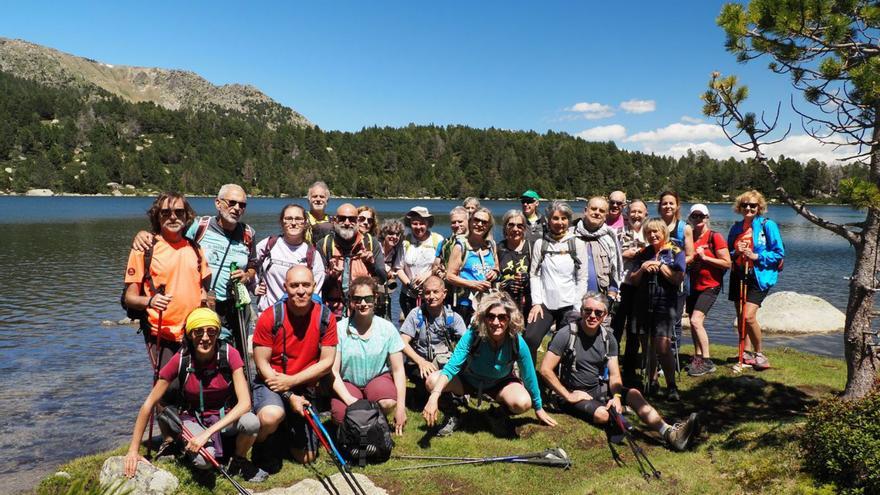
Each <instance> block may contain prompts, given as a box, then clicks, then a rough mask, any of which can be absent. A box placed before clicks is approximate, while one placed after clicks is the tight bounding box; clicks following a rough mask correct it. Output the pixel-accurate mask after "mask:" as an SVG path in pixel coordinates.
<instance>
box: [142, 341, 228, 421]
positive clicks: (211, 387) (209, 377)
mask: <svg viewBox="0 0 880 495" xmlns="http://www.w3.org/2000/svg"><path fill="white" fill-rule="evenodd" d="M218 345H219V343H218ZM227 349H228V353H229V354H228V355H227V356H228V360H229V368H230V370H232V371H233V372H234V371H235V370H237V369H241V368H242V367H243V366H244V363H243V362H242V360H241V354H239V353H238V351H237V350H236V349H235V347H233V346H231V345H230V346H228V347H227ZM191 363H192V367H193V368H194V369H195V371H194V372H192V373H190V375H189V376H188V377H187V379H186V383H184V384H183V400H184V401H185V402H186V405H187V408H188V410H189V411H190V412H194V411H198V410H199V383H200V382H201V389H202V397H203V399H204V404H205V410H204V411H202V414H203V415H205V416H212V415H216V414H220V409H221V408H222V407H223V406H225V405H226V404H227V403H228V402H229V399H231V398H232V397H234V396H235V387H234V386H233V384H232V382H227V381H226V379H225V378H224V377H223V373H220V370H219V369H218V368H219V363H218V362H217V357H216V354H215V357H214V359H212V360H211V361H210V362H209V363H206V364H203V365H202V364H199V362H198V361H196V359H195V356H193V357H192V359H191ZM179 369H180V353H179V352H178V353H177V354H175V355H174V356H172V357H171V359H170V360H169V361H168V363H167V364H166V365H165V366H164V367H162V369H161V370H160V371H159V378H161V379H163V380H166V381H169V382H172V383H173V382H174V381H175V380H177V379H178V370H179ZM184 372H186V370H184Z"/></svg>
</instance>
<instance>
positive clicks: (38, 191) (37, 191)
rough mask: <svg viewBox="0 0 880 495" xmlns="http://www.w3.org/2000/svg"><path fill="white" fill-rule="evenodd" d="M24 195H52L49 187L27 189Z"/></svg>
mask: <svg viewBox="0 0 880 495" xmlns="http://www.w3.org/2000/svg"><path fill="white" fill-rule="evenodd" d="M24 194H25V196H54V195H55V193H53V192H52V190H51V189H29V190H28V192H26V193H24Z"/></svg>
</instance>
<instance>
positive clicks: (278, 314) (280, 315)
mask: <svg viewBox="0 0 880 495" xmlns="http://www.w3.org/2000/svg"><path fill="white" fill-rule="evenodd" d="M286 302H287V295H286V294H285V295H284V296H283V297H281V298H280V299H278V300H277V301H275V304H273V305H272V313H273V316H274V320H273V322H272V341H273V342H274V341H275V337H277V336H278V330H279V329H280V328H281V327H282V326H284V306H285V303H286ZM320 306H321V322H320V323H319V325H318V330H319V333H318V344H319V345H320V343H321V341H323V340H324V334H326V333H327V327H328V326H330V314H331V311H330V308H328V307H327V306H325V305H323V304H321V305H320ZM281 338H282V341H283V342H282V344H281V367H282V369H283V370H284V373H285V374H287V332H283V333H282V334H281Z"/></svg>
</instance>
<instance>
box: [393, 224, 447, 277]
mask: <svg viewBox="0 0 880 495" xmlns="http://www.w3.org/2000/svg"><path fill="white" fill-rule="evenodd" d="M442 244H443V236H442V235H440V234H438V233H436V232H429V233H428V237H427V238H426V239H425V240H423V241H418V240H416V239H415V237H413V236H412V235H411V234H410V235H407V236H406V239H404V241H403V246H404V249H403V269H404V270H405V271H406V275H407V276H408V277H409V278H410V279H413V278H415V277H417V276H419V275H421V274H422V273H424V272H426V271H428V270H430V269H431V265H433V264H434V258H435V257H436V256H435V253H436V252H437V248H438V247H440V246H441V245H442Z"/></svg>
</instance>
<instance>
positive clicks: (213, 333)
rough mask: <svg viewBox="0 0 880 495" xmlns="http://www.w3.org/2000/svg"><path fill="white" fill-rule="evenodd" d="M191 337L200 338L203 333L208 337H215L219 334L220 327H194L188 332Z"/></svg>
mask: <svg viewBox="0 0 880 495" xmlns="http://www.w3.org/2000/svg"><path fill="white" fill-rule="evenodd" d="M190 333H191V334H192V336H193V337H195V338H197V339H200V338H202V336H204V335H205V334H208V337H216V336H217V335H219V334H220V329H219V328H215V327H209V328H196V329H194V330H193V331H192V332H190Z"/></svg>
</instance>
